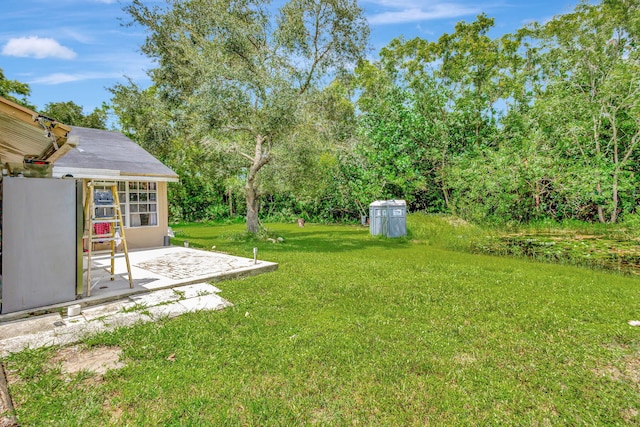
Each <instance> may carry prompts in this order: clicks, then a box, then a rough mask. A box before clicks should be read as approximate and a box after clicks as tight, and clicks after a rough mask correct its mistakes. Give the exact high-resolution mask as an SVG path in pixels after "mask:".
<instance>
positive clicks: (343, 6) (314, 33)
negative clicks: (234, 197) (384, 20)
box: [126, 0, 368, 233]
mask: <svg viewBox="0 0 640 427" xmlns="http://www.w3.org/2000/svg"><path fill="white" fill-rule="evenodd" d="M126 11H127V12H128V13H129V14H130V15H131V17H132V18H133V21H134V23H136V24H139V25H142V26H143V27H144V28H145V29H146V30H147V31H148V34H149V35H148V36H147V39H146V42H145V43H144V45H143V46H142V51H143V52H144V53H145V54H147V55H148V56H150V57H152V58H154V59H155V60H156V61H157V64H158V67H157V68H155V69H153V70H151V71H150V76H151V78H152V80H153V82H154V85H155V87H156V88H157V90H158V92H159V98H160V99H162V100H163V102H164V103H165V105H166V106H167V109H168V110H169V111H171V112H172V117H173V118H175V119H176V120H180V121H182V122H183V123H188V125H184V126H183V127H182V128H183V129H189V138H191V139H193V140H196V141H198V142H199V143H201V144H204V145H205V146H207V147H209V148H211V149H217V150H221V151H225V152H227V153H229V154H233V155H235V156H238V157H239V158H240V159H242V160H243V161H244V162H245V165H246V169H245V172H244V179H245V186H244V191H245V197H246V204H247V209H246V225H247V231H249V232H252V233H255V232H258V231H259V220H258V201H259V196H260V176H261V174H260V172H261V170H262V169H263V167H265V166H266V165H267V164H269V163H271V162H272V161H273V160H274V159H277V158H279V156H280V155H281V153H286V152H288V151H291V150H290V147H293V146H295V145H296V144H297V143H299V141H298V139H297V130H298V129H299V126H300V125H301V124H303V122H304V120H305V118H306V117H305V114H304V112H305V105H307V104H308V103H309V102H311V101H312V100H313V95H314V92H315V91H316V88H317V87H318V86H322V84H323V81H324V79H325V78H326V77H327V76H328V75H329V74H332V73H335V72H336V71H338V70H340V69H341V68H344V67H345V66H348V65H349V64H352V63H355V61H357V60H358V59H359V58H360V57H361V56H362V55H363V54H364V50H365V47H366V41H367V37H368V26H367V23H366V21H365V19H364V17H363V16H362V11H361V9H360V8H359V7H358V6H357V4H356V2H355V1H354V0H290V1H289V2H287V3H286V4H285V5H284V6H283V7H282V8H280V9H279V11H278V13H277V14H275V15H274V14H272V11H273V8H272V7H271V6H270V5H269V4H268V2H266V1H261V0H242V1H238V2H231V3H230V2H227V1H219V0H187V1H178V0H175V1H170V2H169V6H168V7H167V9H165V10H162V9H161V8H159V7H154V8H150V7H147V6H145V5H144V3H143V2H142V1H140V0H134V1H133V2H132V3H131V4H130V5H129V6H127V7H126Z"/></svg>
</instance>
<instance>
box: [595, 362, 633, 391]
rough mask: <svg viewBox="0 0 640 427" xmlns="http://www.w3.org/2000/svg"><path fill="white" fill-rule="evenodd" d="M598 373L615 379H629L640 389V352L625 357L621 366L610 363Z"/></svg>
mask: <svg viewBox="0 0 640 427" xmlns="http://www.w3.org/2000/svg"><path fill="white" fill-rule="evenodd" d="M596 375H600V376H606V377H608V378H610V379H612V380H614V381H629V382H631V383H632V384H634V385H635V386H636V387H637V388H638V389H640V354H636V355H634V356H629V357H627V358H625V360H624V362H623V363H622V366H621V367H618V366H613V365H608V366H605V367H603V368H601V369H598V370H596Z"/></svg>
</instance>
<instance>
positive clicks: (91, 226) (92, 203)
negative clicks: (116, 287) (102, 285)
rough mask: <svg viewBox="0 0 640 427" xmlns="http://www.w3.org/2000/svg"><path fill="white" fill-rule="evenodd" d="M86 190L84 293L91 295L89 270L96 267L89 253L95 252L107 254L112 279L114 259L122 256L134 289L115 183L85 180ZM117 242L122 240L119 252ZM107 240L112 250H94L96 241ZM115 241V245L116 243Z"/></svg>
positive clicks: (113, 277) (114, 275)
mask: <svg viewBox="0 0 640 427" xmlns="http://www.w3.org/2000/svg"><path fill="white" fill-rule="evenodd" d="M86 189H87V193H86V197H85V202H84V219H85V221H84V238H85V239H86V242H87V296H91V288H92V287H93V286H95V285H96V284H97V283H98V282H99V281H100V279H98V280H97V281H96V283H94V284H93V285H92V284H91V270H92V268H96V267H94V266H93V265H92V262H91V261H92V260H91V258H92V256H93V255H96V254H107V253H108V254H110V256H109V258H110V260H111V270H110V272H111V275H110V276H109V277H110V279H111V280H114V279H115V277H116V274H115V260H116V258H120V257H122V256H124V259H125V261H126V263H127V276H128V278H129V287H130V288H133V278H132V277H131V264H130V263H129V251H128V249H127V238H126V236H125V232H124V222H123V220H122V211H121V209H120V198H119V197H118V183H117V182H104V181H94V180H89V181H87V188H86ZM118 241H122V249H123V251H122V253H121V254H118V253H116V247H117V246H118V245H119V242H118ZM103 242H108V243H109V245H110V248H111V250H106V251H94V245H95V244H96V243H103ZM116 242H118V244H116Z"/></svg>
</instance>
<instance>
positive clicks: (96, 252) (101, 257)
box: [91, 249, 124, 268]
mask: <svg viewBox="0 0 640 427" xmlns="http://www.w3.org/2000/svg"><path fill="white" fill-rule="evenodd" d="M110 253H111V250H110V249H101V250H99V251H91V255H92V256H91V259H92V260H93V255H106V254H110ZM118 255H122V256H124V252H122V253H119V254H118ZM114 256H115V255H114ZM98 258H99V259H98V260H100V259H109V257H107V256H100V257H98ZM94 268H96V267H94Z"/></svg>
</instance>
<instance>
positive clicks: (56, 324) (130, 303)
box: [0, 283, 233, 357]
mask: <svg viewBox="0 0 640 427" xmlns="http://www.w3.org/2000/svg"><path fill="white" fill-rule="evenodd" d="M181 288H182V292H174V290H173V289H162V290H157V291H147V293H146V294H144V295H134V296H130V297H127V298H126V299H125V300H122V301H117V302H108V303H105V304H101V305H98V306H95V307H90V308H86V309H84V310H82V312H81V314H80V315H78V316H73V317H68V316H61V315H60V314H59V313H55V314H48V315H44V316H34V317H30V318H24V319H20V320H16V321H13V322H10V323H6V324H4V325H1V326H0V333H2V334H3V335H1V337H3V338H2V339H0V357H2V356H5V355H7V354H9V353H15V352H18V351H21V350H24V349H25V348H38V347H42V346H51V345H61V346H64V345H69V344H74V343H77V342H79V341H82V340H84V339H85V338H87V337H89V336H91V335H94V334H97V333H100V332H103V331H109V330H113V329H115V328H119V327H125V326H132V325H135V324H138V323H146V322H151V321H157V320H159V319H163V318H174V317H177V316H180V315H181V314H184V313H189V312H195V311H200V310H221V309H223V308H225V307H229V306H232V305H233V304H231V303H230V302H229V301H227V300H225V299H223V298H221V297H220V296H219V295H217V294H216V293H215V291H220V290H219V289H218V288H216V287H215V286H212V285H209V284H207V283H199V284H194V285H187V286H183V287H180V288H178V289H181ZM176 297H177V299H176ZM134 299H135V300H136V301H138V302H135V301H134ZM140 301H144V302H146V304H148V305H146V304H141V303H140ZM9 331H11V332H9Z"/></svg>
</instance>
